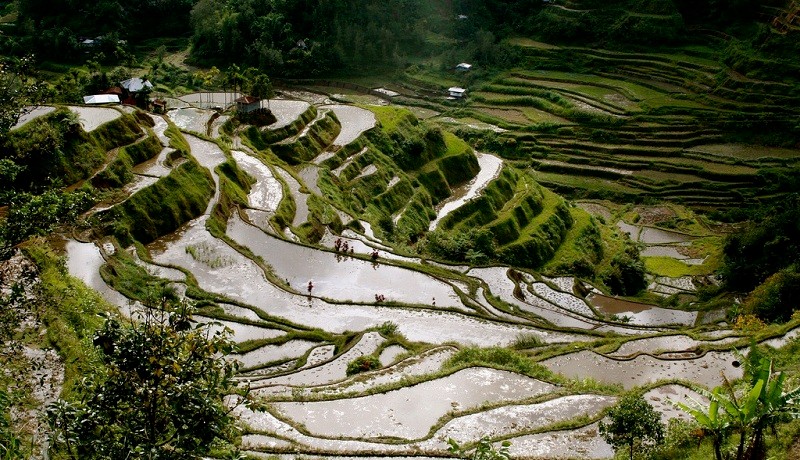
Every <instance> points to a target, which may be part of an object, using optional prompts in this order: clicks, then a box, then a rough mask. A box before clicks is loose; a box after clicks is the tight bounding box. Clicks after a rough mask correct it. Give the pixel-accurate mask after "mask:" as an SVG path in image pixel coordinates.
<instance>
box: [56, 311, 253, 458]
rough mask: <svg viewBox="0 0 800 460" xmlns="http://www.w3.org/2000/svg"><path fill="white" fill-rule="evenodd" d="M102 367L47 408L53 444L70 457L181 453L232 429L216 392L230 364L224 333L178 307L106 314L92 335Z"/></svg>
mask: <svg viewBox="0 0 800 460" xmlns="http://www.w3.org/2000/svg"><path fill="white" fill-rule="evenodd" d="M94 344H95V346H97V347H98V348H99V351H100V353H101V354H102V357H103V363H104V365H105V367H104V368H101V369H96V372H94V373H93V374H91V375H89V376H87V378H86V379H85V381H84V385H82V388H80V390H79V393H80V399H79V400H78V401H76V402H67V401H61V402H59V403H57V404H55V405H54V406H52V407H51V409H50V410H49V412H48V417H49V421H50V424H51V427H52V429H53V431H54V433H55V437H54V439H53V449H55V450H56V451H58V452H62V453H64V454H66V455H67V456H69V457H72V458H82V459H83V458H85V459H105V458H148V459H186V458H196V456H197V455H202V454H206V453H208V451H209V449H210V448H211V446H212V444H213V443H214V442H215V441H217V440H220V439H227V438H228V437H229V436H230V435H231V431H230V430H231V427H232V425H231V423H232V419H231V416H230V415H229V411H228V410H227V409H226V407H225V405H224V404H223V401H222V398H223V397H224V396H225V395H227V394H228V393H229V392H230V391H231V390H232V388H233V381H232V377H233V375H234V372H235V371H236V367H237V366H236V364H235V363H234V362H228V361H226V360H223V359H219V356H220V354H226V353H228V352H230V350H231V347H232V343H231V342H230V341H229V340H228V339H227V337H226V333H224V332H222V331H219V330H216V331H215V330H214V328H213V327H212V325H209V324H203V325H192V324H191V323H190V319H189V318H188V317H187V316H186V314H185V310H181V311H179V312H177V313H175V314H166V313H162V312H151V311H149V310H148V311H147V312H146V314H145V316H144V318H143V319H142V321H140V322H132V323H131V324H129V325H122V324H120V323H119V322H118V321H116V320H108V321H107V322H106V324H105V326H104V327H103V329H102V330H100V331H99V332H98V333H97V334H96V335H95V337H94Z"/></svg>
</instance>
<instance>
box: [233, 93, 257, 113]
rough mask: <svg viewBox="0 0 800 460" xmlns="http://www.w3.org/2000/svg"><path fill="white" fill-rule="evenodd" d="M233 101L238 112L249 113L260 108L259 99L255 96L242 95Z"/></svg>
mask: <svg viewBox="0 0 800 460" xmlns="http://www.w3.org/2000/svg"><path fill="white" fill-rule="evenodd" d="M234 102H236V111H237V112H239V113H250V112H253V111H255V110H258V109H260V108H261V99H259V98H257V97H255V96H242V97H240V98H239V99H236V100H235V101H234Z"/></svg>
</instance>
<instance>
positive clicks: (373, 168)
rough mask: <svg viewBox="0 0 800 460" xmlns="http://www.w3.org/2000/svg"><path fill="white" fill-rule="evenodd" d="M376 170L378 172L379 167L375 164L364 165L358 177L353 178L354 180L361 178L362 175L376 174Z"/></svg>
mask: <svg viewBox="0 0 800 460" xmlns="http://www.w3.org/2000/svg"><path fill="white" fill-rule="evenodd" d="M376 172H378V167H377V166H375V165H367V166H365V167H364V169H362V170H361V172H360V173H358V175H357V176H356V177H354V178H353V180H356V179H361V178H362V177H367V176H371V175H373V174H375V173H376Z"/></svg>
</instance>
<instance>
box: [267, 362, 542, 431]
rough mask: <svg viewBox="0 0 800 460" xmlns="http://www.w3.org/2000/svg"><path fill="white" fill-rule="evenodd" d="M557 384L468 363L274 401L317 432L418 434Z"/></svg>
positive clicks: (281, 410) (283, 412)
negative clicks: (340, 393)
mask: <svg viewBox="0 0 800 460" xmlns="http://www.w3.org/2000/svg"><path fill="white" fill-rule="evenodd" d="M553 388H554V387H553V386H552V385H550V384H549V383H545V382H540V381H538V380H534V379H532V378H529V377H525V376H522V375H519V374H514V373H511V372H507V371H499V370H495V369H487V368H469V369H463V370H461V371H458V372H456V373H455V374H452V375H450V376H447V377H444V378H440V379H436V380H433V381H429V382H423V383H420V384H418V385H414V386H412V387H405V388H401V389H399V390H394V391H390V392H387V393H381V394H375V395H370V396H363V397H358V398H352V399H339V400H335V401H315V402H286V403H274V404H273V407H274V408H275V410H276V411H277V412H278V413H279V414H281V415H282V416H283V417H287V418H289V419H291V420H293V421H294V422H295V423H301V424H303V426H305V428H306V429H307V430H308V431H309V432H310V433H313V434H314V435H318V436H331V437H345V438H359V439H363V438H374V437H382V436H392V437H397V438H403V439H418V438H421V437H423V436H425V435H426V434H427V433H428V431H429V430H430V428H431V426H433V424H435V423H436V421H437V420H439V419H440V418H441V417H442V416H444V415H446V414H447V413H449V412H451V411H453V410H469V409H473V408H476V407H479V406H480V405H482V404H487V403H489V404H491V403H497V402H504V401H515V400H520V399H524V398H530V397H534V396H536V395H540V394H544V393H546V392H548V391H551V390H552V389H553ZM429 395H436V398H430V397H428V396H429Z"/></svg>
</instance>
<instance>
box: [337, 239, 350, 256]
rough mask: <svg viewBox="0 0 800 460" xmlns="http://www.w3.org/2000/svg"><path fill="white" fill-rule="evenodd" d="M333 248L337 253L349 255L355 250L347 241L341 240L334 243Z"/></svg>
mask: <svg viewBox="0 0 800 460" xmlns="http://www.w3.org/2000/svg"><path fill="white" fill-rule="evenodd" d="M333 248H334V249H336V252H343V253H345V254H347V253H348V252H349V253H350V254H352V253H353V248H352V247H350V243H349V242H348V241H347V240H343V239H341V238H336V241H334V242H333Z"/></svg>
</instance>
